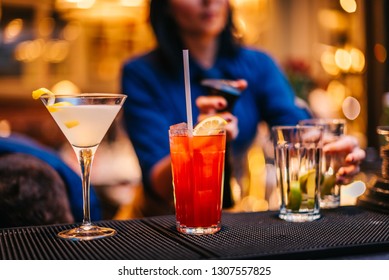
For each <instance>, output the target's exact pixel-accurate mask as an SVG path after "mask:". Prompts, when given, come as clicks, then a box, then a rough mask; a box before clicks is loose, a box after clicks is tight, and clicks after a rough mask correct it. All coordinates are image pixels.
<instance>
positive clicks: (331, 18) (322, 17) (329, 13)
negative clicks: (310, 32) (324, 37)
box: [319, 9, 348, 31]
mask: <svg viewBox="0 0 389 280" xmlns="http://www.w3.org/2000/svg"><path fill="white" fill-rule="evenodd" d="M319 23H320V25H321V26H323V27H325V28H328V29H331V30H335V31H344V30H346V29H347V28H348V26H347V19H346V18H345V15H344V14H343V13H341V12H339V11H336V10H329V9H327V10H320V11H319Z"/></svg>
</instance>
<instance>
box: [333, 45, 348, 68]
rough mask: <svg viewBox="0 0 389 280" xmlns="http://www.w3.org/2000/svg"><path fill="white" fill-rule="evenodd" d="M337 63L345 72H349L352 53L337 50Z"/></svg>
mask: <svg viewBox="0 0 389 280" xmlns="http://www.w3.org/2000/svg"><path fill="white" fill-rule="evenodd" d="M335 63H336V65H337V66H338V67H339V68H340V69H341V70H343V71H348V70H350V68H351V56H350V53H349V52H348V51H346V50H344V49H337V50H336V52H335Z"/></svg>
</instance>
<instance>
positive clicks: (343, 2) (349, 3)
mask: <svg viewBox="0 0 389 280" xmlns="http://www.w3.org/2000/svg"><path fill="white" fill-rule="evenodd" d="M339 2H340V6H341V7H342V9H343V10H345V11H346V12H347V13H354V12H355V11H356V10H357V3H356V2H355V0H340V1H339Z"/></svg>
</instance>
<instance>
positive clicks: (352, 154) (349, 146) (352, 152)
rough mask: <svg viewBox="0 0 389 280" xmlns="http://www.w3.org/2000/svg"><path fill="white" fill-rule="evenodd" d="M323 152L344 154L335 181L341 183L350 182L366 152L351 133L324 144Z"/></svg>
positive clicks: (358, 169)
mask: <svg viewBox="0 0 389 280" xmlns="http://www.w3.org/2000/svg"><path fill="white" fill-rule="evenodd" d="M323 152H324V153H337V154H341V155H345V157H344V160H343V162H342V166H341V167H340V168H339V170H338V173H337V181H338V182H339V183H341V184H348V183H350V182H351V180H352V178H353V176H354V175H356V174H357V173H358V172H359V171H360V164H361V162H362V161H363V160H364V159H365V157H366V153H365V151H364V150H362V149H361V148H360V147H359V144H358V141H357V139H356V138H355V137H353V136H351V135H345V136H342V137H341V138H339V139H338V140H337V141H334V142H331V143H328V144H325V145H324V147H323Z"/></svg>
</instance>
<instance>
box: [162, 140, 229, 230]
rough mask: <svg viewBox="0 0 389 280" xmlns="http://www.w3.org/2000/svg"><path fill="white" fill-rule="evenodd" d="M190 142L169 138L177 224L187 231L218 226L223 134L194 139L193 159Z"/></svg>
mask: <svg viewBox="0 0 389 280" xmlns="http://www.w3.org/2000/svg"><path fill="white" fill-rule="evenodd" d="M189 139H190V138H189V137H186V136H171V137H170V154H171V159H172V170H173V184H174V195H175V206H176V219H177V222H178V223H179V225H180V226H183V227H190V228H196V227H216V226H220V221H221V209H222V189H223V188H222V185H223V178H224V154H225V145H226V137H225V134H223V135H210V136H193V138H192V145H193V157H191V156H190V152H189V145H190V143H189Z"/></svg>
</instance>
